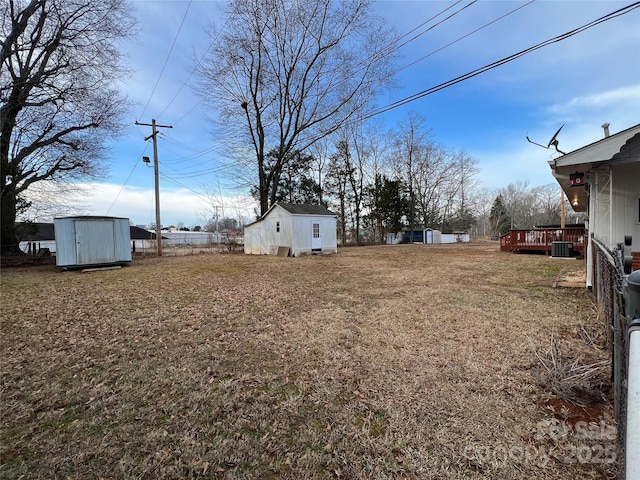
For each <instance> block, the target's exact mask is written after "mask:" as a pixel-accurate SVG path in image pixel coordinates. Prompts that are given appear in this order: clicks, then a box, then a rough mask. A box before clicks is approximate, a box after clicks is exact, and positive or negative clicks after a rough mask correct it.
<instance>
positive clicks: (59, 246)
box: [53, 216, 131, 269]
mask: <svg viewBox="0 0 640 480" xmlns="http://www.w3.org/2000/svg"><path fill="white" fill-rule="evenodd" d="M53 225H54V230H55V239H56V265H57V266H58V267H61V268H65V269H67V268H81V267H89V266H107V265H122V264H127V263H130V262H131V247H130V242H131V232H130V229H129V219H128V218H117V217H94V216H82V217H62V218H54V219H53Z"/></svg>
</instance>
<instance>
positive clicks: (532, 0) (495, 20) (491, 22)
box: [392, 0, 536, 75]
mask: <svg viewBox="0 0 640 480" xmlns="http://www.w3.org/2000/svg"><path fill="white" fill-rule="evenodd" d="M535 1H536V0H530V1H529V2H527V3H525V4H524V5H520V6H519V7H517V8H514V9H513V10H511V11H510V12H507V13H505V14H504V15H501V16H500V17H498V18H496V19H494V20H492V21H490V22H488V23H485V24H484V25H482V26H481V27H478V28H476V29H475V30H473V31H471V32H469V33H467V34H466V35H463V36H461V37H458V38H456V39H455V40H453V41H451V42H449V43H447V44H446V45H443V46H442V47H440V48H438V49H436V50H434V51H432V52H431V53H428V54H426V55H424V56H423V57H420V58H419V59H417V60H415V61H413V62H411V63H409V64H408V65H405V66H404V67H402V68H399V69H398V70H396V71H395V72H393V73H392V75H396V74H398V73H400V72H401V71H403V70H406V69H407V68H409V67H411V66H413V65H415V64H416V63H419V62H421V61H423V60H426V59H427V58H429V57H430V56H432V55H435V54H436V53H438V52H441V51H442V50H444V49H445V48H448V47H450V46H451V45H454V44H456V43H458V42H459V41H461V40H464V39H465V38H467V37H470V36H471V35H473V34H475V33H478V32H479V31H480V30H483V29H485V28H487V27H489V26H491V25H493V24H494V23H496V22H499V21H500V20H502V19H503V18H506V17H508V16H509V15H511V14H513V13H515V12H517V11H518V10H521V9H523V8H525V7H527V6H529V5H531V4H532V3H533V2H535Z"/></svg>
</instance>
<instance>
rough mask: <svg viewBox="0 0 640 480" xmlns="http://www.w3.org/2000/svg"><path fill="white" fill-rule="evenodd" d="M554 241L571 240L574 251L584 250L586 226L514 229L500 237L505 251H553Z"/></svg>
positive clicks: (501, 248) (501, 247)
mask: <svg viewBox="0 0 640 480" xmlns="http://www.w3.org/2000/svg"><path fill="white" fill-rule="evenodd" d="M553 242H571V243H572V250H573V251H574V252H581V251H584V246H585V230H584V227H572V228H528V229H512V230H509V232H507V233H506V234H504V235H502V237H500V250H501V251H503V252H516V253H518V252H523V251H544V252H546V253H551V244H552V243H553Z"/></svg>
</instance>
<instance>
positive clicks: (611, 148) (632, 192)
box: [549, 124, 640, 287]
mask: <svg viewBox="0 0 640 480" xmlns="http://www.w3.org/2000/svg"><path fill="white" fill-rule="evenodd" d="M608 127H609V125H608V124H605V125H603V128H604V129H605V136H604V138H602V139H601V140H599V141H597V142H594V143H592V144H590V145H586V146H584V147H582V148H579V149H578V150H575V151H573V152H570V153H567V154H565V155H562V156H560V157H558V158H556V159H554V160H550V161H549V165H550V167H551V171H552V173H553V175H554V176H555V178H556V179H557V181H558V183H559V184H560V186H561V187H562V189H563V191H564V192H565V194H566V195H567V198H568V199H569V202H570V203H571V206H572V207H573V209H574V210H575V211H576V212H587V213H588V223H587V232H588V236H589V242H590V243H591V237H592V236H593V238H595V239H597V240H598V241H599V242H601V243H602V244H604V245H605V246H606V247H607V248H608V249H610V250H613V249H615V247H616V245H617V244H619V243H621V242H624V239H625V236H629V235H630V236H631V237H632V244H631V252H632V255H633V262H634V269H639V268H640V124H639V125H635V126H633V127H631V128H628V129H626V130H623V131H621V132H619V133H616V134H615V135H609V130H608ZM592 265H593V258H592V248H591V244H589V248H588V249H587V286H588V287H591V286H592V278H591V274H592Z"/></svg>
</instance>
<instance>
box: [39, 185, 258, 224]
mask: <svg viewBox="0 0 640 480" xmlns="http://www.w3.org/2000/svg"><path fill="white" fill-rule="evenodd" d="M215 202H216V204H217V205H218V206H219V207H221V209H220V210H219V214H220V215H221V216H227V217H231V218H238V217H240V216H242V217H243V218H242V220H244V221H252V220H253V207H254V206H255V202H254V201H253V199H252V198H251V197H247V196H242V195H225V196H217V197H216V198H215ZM66 204H67V208H66V209H65V211H64V213H63V214H64V215H99V216H102V215H106V216H112V217H124V218H128V219H129V220H131V221H132V222H133V223H135V224H136V225H148V224H154V223H155V195H154V191H153V189H145V188H140V187H131V186H125V187H124V188H123V187H122V186H121V185H116V184H111V183H81V184H78V185H77V189H74V190H72V191H70V192H69V193H68V196H67V198H66ZM160 213H161V218H160V221H161V223H162V224H163V225H177V224H179V223H182V224H184V225H185V226H187V227H192V226H195V225H202V224H203V223H205V220H206V218H210V217H211V216H212V209H211V204H210V201H209V200H208V199H207V198H206V196H204V195H199V194H197V193H194V192H192V191H190V190H187V189H171V188H164V189H163V188H162V187H161V190H160ZM52 216H53V215H52ZM40 220H42V221H51V218H40Z"/></svg>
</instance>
